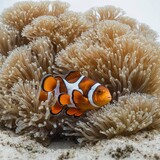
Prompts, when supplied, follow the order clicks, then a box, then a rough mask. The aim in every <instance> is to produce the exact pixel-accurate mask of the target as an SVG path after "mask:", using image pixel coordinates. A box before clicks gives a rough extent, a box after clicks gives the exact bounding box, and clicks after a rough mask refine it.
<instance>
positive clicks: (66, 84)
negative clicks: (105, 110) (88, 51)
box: [39, 71, 112, 117]
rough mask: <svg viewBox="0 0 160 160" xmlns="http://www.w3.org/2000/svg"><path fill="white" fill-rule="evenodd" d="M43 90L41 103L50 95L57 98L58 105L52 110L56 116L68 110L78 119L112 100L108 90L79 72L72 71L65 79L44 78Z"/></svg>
mask: <svg viewBox="0 0 160 160" xmlns="http://www.w3.org/2000/svg"><path fill="white" fill-rule="evenodd" d="M41 88H42V90H41V92H40V97H39V99H40V100H41V101H44V100H46V99H47V97H48V95H49V94H50V93H52V94H53V95H54V96H55V97H56V98H57V102H56V104H55V105H54V106H52V108H51V113H52V114H54V115H56V114H59V113H60V112H61V111H62V110H63V109H64V108H67V109H66V113H67V114H68V115H74V116H77V117H78V116H81V115H82V114H83V113H84V112H85V111H88V110H92V109H98V108H100V107H102V106H104V105H106V104H107V103H109V102H110V101H111V99H112V97H111V94H110V92H109V90H108V88H106V87H104V86H102V85H101V84H100V83H97V82H95V81H94V80H92V79H90V78H87V77H85V76H83V75H81V74H80V72H78V71H71V72H69V73H68V74H67V75H66V76H65V77H64V78H62V77H61V76H55V77H53V76H52V75H51V74H47V75H46V76H44V77H43V78H42V82H41Z"/></svg>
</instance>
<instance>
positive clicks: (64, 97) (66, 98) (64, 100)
mask: <svg viewBox="0 0 160 160" xmlns="http://www.w3.org/2000/svg"><path fill="white" fill-rule="evenodd" d="M58 102H59V104H61V105H63V106H65V105H68V104H71V101H70V95H69V94H66V93H61V94H60V95H59V96H58Z"/></svg>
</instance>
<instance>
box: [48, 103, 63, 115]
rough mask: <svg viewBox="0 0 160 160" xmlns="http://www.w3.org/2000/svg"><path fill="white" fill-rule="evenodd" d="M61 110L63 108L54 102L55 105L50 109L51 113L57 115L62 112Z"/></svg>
mask: <svg viewBox="0 0 160 160" xmlns="http://www.w3.org/2000/svg"><path fill="white" fill-rule="evenodd" d="M62 109H63V106H61V105H60V104H58V102H56V104H55V105H54V106H52V108H51V113H52V114H59V113H60V112H61V111H62Z"/></svg>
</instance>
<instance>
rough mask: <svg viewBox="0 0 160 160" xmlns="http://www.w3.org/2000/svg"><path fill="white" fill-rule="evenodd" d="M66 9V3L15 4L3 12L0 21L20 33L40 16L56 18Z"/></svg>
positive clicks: (28, 2)
mask: <svg viewBox="0 0 160 160" xmlns="http://www.w3.org/2000/svg"><path fill="white" fill-rule="evenodd" d="M68 7H69V4H68V3H65V2H60V1H41V2H31V1H26V2H17V3H15V4H14V5H13V6H12V7H10V8H8V9H6V10H4V11H3V13H2V15H1V19H2V22H3V23H5V24H8V25H10V26H12V27H14V28H16V29H17V30H18V31H20V32H21V31H22V29H23V28H24V27H25V26H26V25H27V24H29V23H30V22H31V21H32V20H33V19H35V18H37V17H39V16H42V15H52V16H58V15H60V14H62V13H64V12H65V11H67V9H68Z"/></svg>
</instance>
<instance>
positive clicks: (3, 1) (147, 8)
mask: <svg viewBox="0 0 160 160" xmlns="http://www.w3.org/2000/svg"><path fill="white" fill-rule="evenodd" d="M17 1H22V0H0V12H2V11H3V9H5V8H7V7H9V6H11V5H13V4H14V3H15V2H17ZM62 1H65V2H68V3H70V5H71V7H70V9H71V10H74V11H79V12H84V11H86V10H88V9H90V8H91V7H95V6H104V5H114V6H116V7H120V8H122V9H123V10H124V11H125V12H126V13H127V15H128V16H130V17H132V18H135V19H137V20H138V21H140V22H144V23H146V24H147V25H149V26H150V27H151V28H152V29H154V30H155V31H157V32H158V34H159V35H160V0H62Z"/></svg>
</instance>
